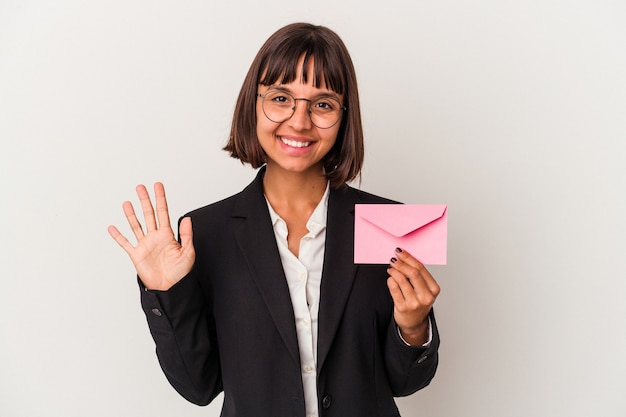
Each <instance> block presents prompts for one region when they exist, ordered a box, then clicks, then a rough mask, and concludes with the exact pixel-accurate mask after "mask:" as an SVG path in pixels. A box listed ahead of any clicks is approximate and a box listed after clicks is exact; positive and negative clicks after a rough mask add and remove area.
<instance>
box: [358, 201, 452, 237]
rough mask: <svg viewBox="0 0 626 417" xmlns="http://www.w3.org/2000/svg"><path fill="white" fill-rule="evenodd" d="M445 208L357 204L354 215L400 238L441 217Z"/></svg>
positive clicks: (444, 206) (427, 205)
mask: <svg viewBox="0 0 626 417" xmlns="http://www.w3.org/2000/svg"><path fill="white" fill-rule="evenodd" d="M446 207H447V206H446V205H445V204H357V205H355V214H356V216H358V217H361V218H362V219H363V220H366V221H367V222H369V223H372V224H373V225H375V226H377V227H379V228H381V229H383V230H385V231H387V232H388V233H391V234H392V235H394V236H396V237H402V236H405V235H407V234H408V233H411V232H413V231H415V230H417V229H419V228H421V227H424V226H426V225H427V224H430V223H432V222H433V221H435V220H437V219H440V218H441V217H443V215H444V214H445V212H446Z"/></svg>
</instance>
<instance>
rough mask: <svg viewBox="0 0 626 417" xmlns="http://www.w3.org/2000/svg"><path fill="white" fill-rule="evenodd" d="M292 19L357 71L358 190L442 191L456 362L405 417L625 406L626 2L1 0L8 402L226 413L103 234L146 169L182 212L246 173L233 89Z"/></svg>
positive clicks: (447, 350)
mask: <svg viewBox="0 0 626 417" xmlns="http://www.w3.org/2000/svg"><path fill="white" fill-rule="evenodd" d="M301 20H304V21H311V22H314V23H318V24H324V25H327V26H329V27H331V28H333V29H334V30H336V31H337V32H338V33H339V34H340V36H342V37H343V39H344V41H345V42H346V44H347V45H348V47H349V49H350V51H351V53H352V56H353V59H354V61H355V65H356V68H357V73H358V76H359V81H360V88H361V95H362V105H363V116H364V120H365V128H366V135H367V137H366V146H367V150H366V152H367V160H366V165H365V169H364V173H363V181H362V184H361V187H362V188H364V189H366V190H368V191H371V192H374V193H377V194H381V195H385V196H388V197H390V198H394V199H398V200H402V201H405V202H408V203H440V202H443V203H448V204H449V207H450V209H449V213H450V232H449V264H448V265H447V266H444V267H433V268H432V271H433V273H434V274H436V277H437V278H438V280H439V282H440V283H441V285H442V289H443V292H442V294H441V296H440V298H439V300H438V301H437V305H436V310H437V314H438V321H439V326H440V328H441V333H442V346H441V364H440V368H439V372H438V375H437V376H436V378H435V380H434V381H433V383H432V384H431V386H430V387H428V388H427V389H425V390H423V391H421V392H419V393H418V394H416V395H413V396H411V397H409V398H405V399H401V400H399V404H400V407H401V411H402V413H403V416H407V417H411V416H441V417H444V416H445V417H503V416H506V417H509V416H520V417H521V416H524V417H527V416H534V417H535V416H546V417H548V416H551V417H552V416H569V417H577V416H580V417H583V416H603V417H609V416H611V417H612V416H624V415H626V399H625V397H624V395H623V394H624V392H625V391H626V382H625V381H626V380H625V379H624V375H626V355H625V354H624V353H625V352H626V325H625V324H626V323H625V319H626V302H625V301H624V299H625V297H626V266H625V256H624V254H625V253H626V221H625V220H624V213H626V145H625V143H626V141H625V139H626V117H625V115H626V98H625V97H626V81H625V80H626V76H625V75H626V5H625V3H624V2H623V1H618V0H615V1H598V0H569V1H565V0H541V1H540V0H517V1H502V0H475V1H472V2H469V1H462V0H451V1H446V0H442V1H437V2H434V1H429V2H426V1H418V2H414V1H413V2H410V1H406V2H400V1H395V0H387V1H385V2H375V3H374V2H366V1H342V2H338V1H335V0H332V1H330V0H320V1H317V2H305V3H296V2H292V1H265V2H258V1H231V2H219V3H218V2H209V1H197V0H196V1H170V0H160V1H148V0H107V1H104V0H101V1H79V0H57V1H54V2H51V1H36V0H30V1H29V0H0V143H1V148H0V173H1V177H0V181H1V186H2V188H1V197H0V199H1V202H0V210H1V213H0V244H1V247H0V268H1V270H0V273H1V275H0V279H1V286H0V375H1V376H0V415H2V416H11V417H13V416H35V415H42V416H44V415H45V416H54V417H56V416H70V417H79V416H80V417H83V416H130V415H134V416H152V417H157V416H171V415H186V416H218V415H219V409H220V406H221V404H220V402H221V399H219V400H218V401H216V402H215V403H214V404H211V405H210V406H208V407H207V408H200V407H196V406H194V405H191V404H188V403H187V402H186V401H185V400H183V399H182V397H179V396H178V394H176V393H175V391H174V390H173V389H172V388H170V386H169V385H168V383H167V381H166V379H165V377H164V376H163V375H162V374H161V371H160V369H159V367H158V364H157V360H156V357H155V355H154V346H153V342H152V339H151V338H150V335H149V333H148V329H147V326H146V324H145V319H144V317H143V314H142V312H141V310H140V308H139V295H138V290H137V287H136V283H135V279H134V274H133V269H132V266H131V264H130V261H129V260H128V259H127V258H126V255H125V254H124V253H123V252H122V251H121V249H119V248H118V247H117V245H116V244H115V243H114V242H113V241H112V240H111V239H110V237H109V236H108V234H107V232H106V228H107V226H108V225H109V224H111V223H114V224H117V225H118V226H120V227H122V228H124V230H126V231H127V230H128V228H127V226H126V225H125V222H124V217H123V214H122V211H121V202H122V201H123V200H126V199H132V198H134V187H135V185H136V184H137V183H140V182H144V183H147V184H151V183H153V182H154V181H157V180H159V181H163V182H164V183H165V184H166V187H167V189H168V191H169V197H170V208H171V212H172V216H173V217H174V218H176V217H178V216H179V215H181V214H183V213H184V212H186V211H187V210H190V209H193V208H196V207H198V206H201V205H204V204H207V203H210V202H213V201H216V200H218V199H220V198H222V197H225V196H227V195H230V194H233V193H235V192H237V191H239V190H240V189H241V188H242V187H243V186H244V185H245V184H247V183H248V182H249V181H250V179H251V178H252V177H253V175H254V172H253V171H252V170H251V169H249V168H247V167H242V166H241V165H240V164H239V163H238V162H237V161H235V160H232V159H230V158H228V157H227V155H226V154H225V153H224V152H222V151H221V150H220V148H221V146H222V145H223V144H224V141H225V139H226V136H227V132H228V127H229V121H230V116H231V112H232V109H233V105H234V102H235V98H236V95H237V92H238V90H239V87H240V85H241V82H242V80H243V77H244V74H245V72H246V71H247V68H248V66H249V64H250V62H251V60H252V58H253V56H254V54H255V53H256V51H257V50H258V48H259V47H260V45H261V43H262V42H263V41H264V40H265V39H266V38H267V36H269V35H270V34H271V33H272V32H273V31H274V30H276V29H277V28H279V27H280V26H282V25H284V24H286V23H290V22H293V21H301Z"/></svg>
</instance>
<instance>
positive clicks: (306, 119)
mask: <svg viewBox="0 0 626 417" xmlns="http://www.w3.org/2000/svg"><path fill="white" fill-rule="evenodd" d="M298 101H303V102H304V103H302V104H300V105H299V106H298ZM310 105H311V100H309V99H306V98H296V99H295V108H294V110H293V114H292V115H291V118H290V119H289V124H290V125H291V126H292V127H293V128H294V129H297V130H307V129H310V128H311V126H312V124H313V123H312V122H311V110H310V109H309V106H310Z"/></svg>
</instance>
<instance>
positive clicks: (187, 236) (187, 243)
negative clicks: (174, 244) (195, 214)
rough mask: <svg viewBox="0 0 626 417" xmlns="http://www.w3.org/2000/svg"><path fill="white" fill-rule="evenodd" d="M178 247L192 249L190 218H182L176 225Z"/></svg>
mask: <svg viewBox="0 0 626 417" xmlns="http://www.w3.org/2000/svg"><path fill="white" fill-rule="evenodd" d="M178 234H179V236H180V245H181V246H182V247H183V248H185V249H188V248H193V228H192V227H191V217H184V218H183V219H182V220H181V221H180V224H179V225H178Z"/></svg>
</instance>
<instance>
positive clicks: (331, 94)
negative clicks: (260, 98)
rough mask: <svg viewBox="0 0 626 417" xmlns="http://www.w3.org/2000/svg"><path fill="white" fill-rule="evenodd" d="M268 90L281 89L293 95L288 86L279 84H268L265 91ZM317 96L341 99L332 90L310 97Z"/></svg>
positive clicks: (314, 97)
mask: <svg viewBox="0 0 626 417" xmlns="http://www.w3.org/2000/svg"><path fill="white" fill-rule="evenodd" d="M270 90H274V91H282V92H285V93H288V94H290V95H292V96H293V95H294V94H293V91H291V90H290V89H289V88H287V87H283V86H281V85H276V84H274V85H270V86H268V88H267V91H270ZM267 91H266V93H267ZM328 91H330V90H328ZM318 98H333V99H335V100H337V101H338V102H340V103H341V101H342V100H341V98H340V97H339V96H338V95H337V94H336V93H334V92H328V93H320V94H318V95H316V96H313V98H312V99H313V100H314V99H318Z"/></svg>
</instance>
